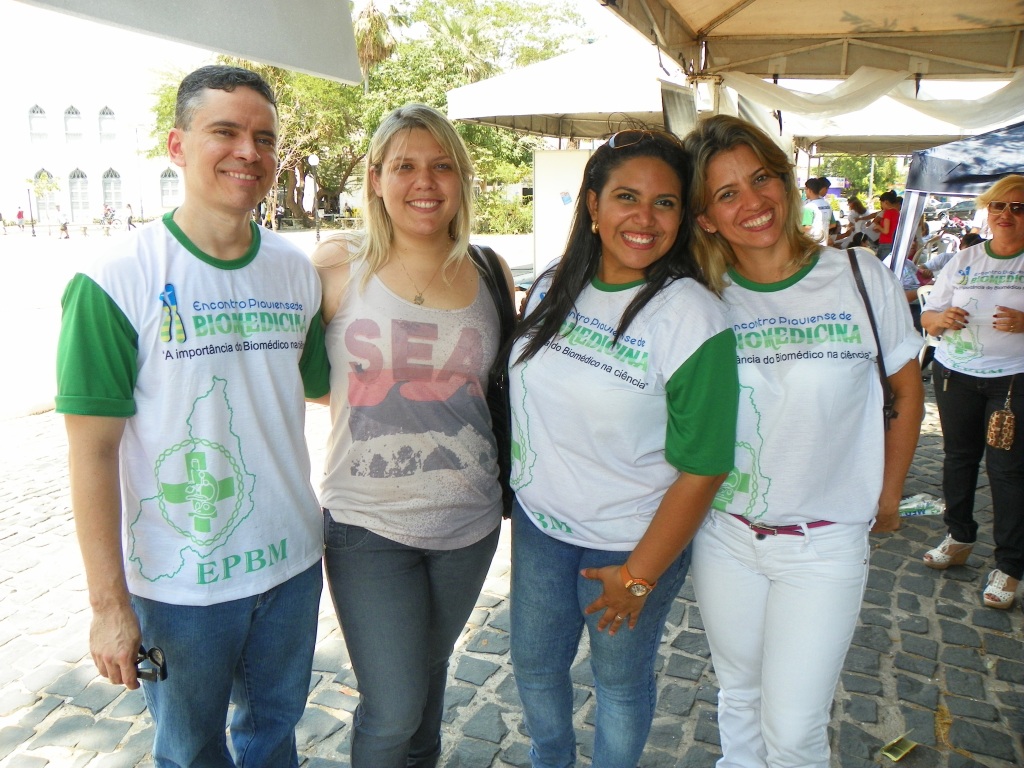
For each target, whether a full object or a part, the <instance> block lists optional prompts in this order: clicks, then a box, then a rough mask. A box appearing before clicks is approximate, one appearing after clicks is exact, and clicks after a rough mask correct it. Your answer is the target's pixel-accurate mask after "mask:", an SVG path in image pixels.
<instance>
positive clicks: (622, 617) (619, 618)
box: [615, 613, 626, 621]
mask: <svg viewBox="0 0 1024 768" xmlns="http://www.w3.org/2000/svg"><path fill="white" fill-rule="evenodd" d="M615 618H616V619H617V620H618V621H622V620H623V619H624V618H626V617H625V616H623V615H622V614H619V613H617V614H615Z"/></svg>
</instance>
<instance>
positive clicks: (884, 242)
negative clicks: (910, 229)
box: [871, 189, 900, 259]
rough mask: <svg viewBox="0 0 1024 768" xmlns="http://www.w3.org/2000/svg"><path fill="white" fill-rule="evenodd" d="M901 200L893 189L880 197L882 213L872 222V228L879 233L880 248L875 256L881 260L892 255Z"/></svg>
mask: <svg viewBox="0 0 1024 768" xmlns="http://www.w3.org/2000/svg"><path fill="white" fill-rule="evenodd" d="M899 200H900V199H899V196H898V195H897V194H896V193H895V192H893V191H892V190H891V189H890V190H889V191H888V192H883V193H882V194H881V195H879V197H878V202H879V204H880V205H881V206H882V212H881V214H880V215H878V216H876V217H875V220H874V221H873V222H871V227H872V229H874V230H875V231H876V232H877V233H878V248H877V249H876V250H875V255H876V256H877V257H878V258H879V259H884V258H885V257H886V256H888V255H889V254H890V253H892V245H893V241H894V240H895V239H896V228H897V227H898V226H899V223H900V205H899Z"/></svg>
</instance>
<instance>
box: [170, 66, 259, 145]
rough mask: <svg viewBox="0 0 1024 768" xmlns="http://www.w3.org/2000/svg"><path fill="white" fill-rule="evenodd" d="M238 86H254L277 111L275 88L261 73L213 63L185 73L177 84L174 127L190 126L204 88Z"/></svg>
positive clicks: (222, 88)
mask: <svg viewBox="0 0 1024 768" xmlns="http://www.w3.org/2000/svg"><path fill="white" fill-rule="evenodd" d="M235 88H252V89H253V90H254V91H256V93H258V94H259V95H260V96H262V97H263V98H265V99H266V100H267V101H269V102H270V104H271V105H272V106H273V107H274V111H275V112H276V111H277V99H275V98H274V92H273V91H272V90H270V86H269V85H268V84H267V81H266V80H264V79H263V78H262V77H261V76H260V75H258V74H257V73H255V72H253V71H252V70H251V69H242V68H241V67H229V66H226V65H224V64H211V65H209V66H206V67H200V68H199V69H197V70H196V71H195V72H192V73H191V74H189V75H186V76H185V79H184V80H182V81H181V85H179V86H178V98H177V101H176V102H175V105H174V127H175V128H180V129H181V130H188V129H189V127H190V126H191V124H192V117H193V116H194V115H195V113H196V110H197V109H199V107H201V106H202V104H203V91H205V90H207V89H210V90H214V91H227V92H229V93H230V92H231V91H233V90H235Z"/></svg>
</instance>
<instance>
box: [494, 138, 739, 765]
mask: <svg viewBox="0 0 1024 768" xmlns="http://www.w3.org/2000/svg"><path fill="white" fill-rule="evenodd" d="M687 173H688V164H687V160H686V154H685V152H684V151H683V148H682V146H681V143H680V142H679V140H678V139H677V138H675V137H674V136H671V135H670V134H664V133H660V132H656V131H645V130H629V131H622V132H620V133H617V134H615V135H614V136H612V137H611V138H610V139H609V140H608V142H607V143H606V144H604V145H603V146H601V147H599V148H598V149H597V150H596V151H595V152H594V154H593V155H592V156H591V158H590V160H589V161H588V162H587V166H586V169H585V170H584V179H583V184H582V186H581V188H580V192H579V197H578V199H577V204H576V213H575V219H574V222H573V226H572V230H571V233H570V235H569V240H568V243H567V245H566V248H565V253H564V255H563V256H562V258H561V260H560V261H559V262H558V263H557V264H555V265H553V266H551V267H549V268H548V269H547V270H546V271H545V272H544V274H542V275H541V277H540V279H539V280H538V281H537V285H536V286H535V287H534V289H533V292H532V294H531V297H530V299H529V301H528V303H527V307H526V316H525V320H524V321H523V323H522V324H521V327H520V329H519V330H518V331H517V338H516V341H515V343H514V345H513V347H512V354H511V364H510V386H511V400H512V418H513V424H512V432H513V445H512V454H513V465H512V484H513V487H515V488H516V492H517V504H516V505H515V507H514V508H513V512H512V595H511V604H512V608H511V644H512V663H513V666H514V669H515V678H516V683H517V685H518V687H519V695H520V698H521V699H522V702H523V712H524V716H525V720H526V727H527V730H528V732H529V736H530V740H531V744H532V748H531V752H530V757H531V760H532V761H533V766H534V768H554V766H559V768H561V767H562V766H569V765H573V764H574V763H575V751H576V740H575V734H574V731H573V723H572V715H573V689H572V680H571V677H570V671H569V670H570V665H571V664H572V660H573V658H574V657H575V656H576V652H577V649H578V646H579V642H580V639H581V636H582V633H583V630H584V628H586V629H587V631H588V633H589V638H590V662H591V667H592V669H593V672H594V681H595V687H596V690H597V714H596V722H595V730H596V737H595V741H594V755H593V762H592V766H593V768H624V767H625V766H635V765H636V764H637V761H638V760H639V758H640V755H641V753H642V752H643V748H644V744H645V742H646V740H647V735H648V733H649V731H650V726H651V719H652V716H653V713H654V704H655V688H654V661H655V658H656V652H657V647H658V642H659V640H660V638H661V633H662V628H663V626H664V623H665V616H666V614H667V612H668V609H669V607H670V606H671V604H672V600H673V599H674V598H675V596H676V593H677V592H678V591H679V587H680V586H681V584H682V582H683V579H684V577H685V576H686V570H687V566H688V564H689V550H688V549H687V545H688V544H689V543H690V539H691V538H692V536H693V534H694V532H695V531H696V530H697V527H698V526H699V525H700V522H701V520H703V518H704V515H705V514H706V512H707V509H708V504H709V503H710V501H711V498H712V496H713V495H714V493H715V491H716V489H717V488H718V486H719V485H720V484H721V482H722V480H723V479H724V478H725V474H724V473H725V472H727V471H728V469H729V468H730V467H731V466H732V452H733V436H734V429H735V420H736V402H737V383H736V359H735V350H734V344H733V338H732V334H731V333H730V331H729V329H728V325H727V324H726V321H725V315H724V311H723V307H722V305H721V302H720V301H719V299H718V297H716V296H715V295H714V294H713V293H712V292H711V291H709V290H708V288H707V286H706V285H705V281H704V278H703V277H702V275H701V272H700V270H699V269H698V267H697V265H696V262H695V261H694V259H693V256H692V255H691V253H690V248H689V239H688V237H687V234H686V230H685V228H683V227H682V226H681V225H682V219H683V213H684V211H685V204H684V200H685V179H686V177H687Z"/></svg>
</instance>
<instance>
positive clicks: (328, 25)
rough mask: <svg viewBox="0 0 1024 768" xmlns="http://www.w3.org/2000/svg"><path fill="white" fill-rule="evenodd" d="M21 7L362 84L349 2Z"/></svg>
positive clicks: (62, 2) (196, 0)
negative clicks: (33, 8)
mask: <svg viewBox="0 0 1024 768" xmlns="http://www.w3.org/2000/svg"><path fill="white" fill-rule="evenodd" d="M22 2H26V3H28V4H30V5H37V6H39V7H40V8H47V9H49V10H52V11H60V12H61V13H67V14H70V15H72V16H79V17H81V18H84V19H90V20H92V21H98V22H101V23H103V24H110V25H112V26H115V27H120V28H122V29H129V30H132V31H135V32H144V33H146V34H149V35H154V36H156V37H161V38H164V39H166V40H174V41H176V42H179V43H187V44H189V45H194V46H197V47H199V48H205V49H206V50H209V51H218V52H221V53H226V54H229V55H232V56H240V57H242V58H245V59H250V60H251V61H259V62H262V63H264V64H272V65H275V66H278V67H283V68H285V69H293V70H295V71H297V72H306V73H308V74H311V75H318V76H320V77H326V78H328V79H330V80H337V81H339V82H342V83H350V84H352V83H358V82H359V81H360V80H361V79H362V75H361V74H360V71H359V61H358V59H357V58H356V45H355V36H354V34H353V30H352V17H351V15H350V13H349V5H348V3H339V2H337V0H292V1H291V2H288V3H282V2H279V0H191V2H189V3H187V4H183V3H173V2H172V3H155V2H140V0H22ZM186 6H187V7H186ZM40 33H41V34H42V31H40ZM41 39H45V34H42V38H41ZM127 64H128V65H129V66H130V65H131V62H127Z"/></svg>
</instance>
